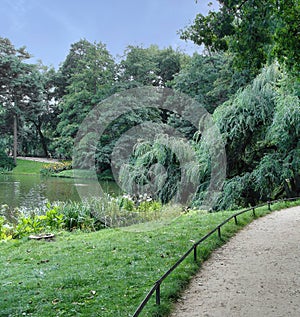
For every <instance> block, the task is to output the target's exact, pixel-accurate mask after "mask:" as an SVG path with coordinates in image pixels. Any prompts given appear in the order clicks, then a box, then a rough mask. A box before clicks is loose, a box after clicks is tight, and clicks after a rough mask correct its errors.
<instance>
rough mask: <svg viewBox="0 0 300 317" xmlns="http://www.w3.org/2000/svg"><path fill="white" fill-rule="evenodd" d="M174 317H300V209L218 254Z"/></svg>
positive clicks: (265, 222) (266, 220)
mask: <svg viewBox="0 0 300 317" xmlns="http://www.w3.org/2000/svg"><path fill="white" fill-rule="evenodd" d="M171 316H172V317H175V316H176V317H196V316H197V317H200V316H201V317H202V316H203V317H227V316H228V317H244V316H249V317H260V316H263V317H279V316H280V317H287V316H295V317H296V316H297V317H299V316H300V207H294V208H290V209H285V210H282V211H276V212H273V213H272V214H270V215H268V216H265V217H263V218H260V219H258V220H256V221H254V222H252V223H251V224H250V225H248V226H247V227H246V228H245V229H243V230H242V231H240V232H239V233H238V234H237V235H236V236H235V237H233V238H232V239H231V240H230V241H229V242H228V243H227V244H226V245H224V246H223V247H222V248H220V249H218V250H217V251H216V252H214V253H213V254H212V256H211V258H210V259H209V260H208V261H207V262H205V263H204V264H203V266H202V268H201V269H200V271H199V273H198V274H197V275H196V277H195V278H193V279H192V281H191V283H190V285H189V287H188V288H187V290H186V291H185V292H184V293H183V294H182V297H181V299H179V300H178V303H176V304H175V307H174V311H173V313H172V314H171Z"/></svg>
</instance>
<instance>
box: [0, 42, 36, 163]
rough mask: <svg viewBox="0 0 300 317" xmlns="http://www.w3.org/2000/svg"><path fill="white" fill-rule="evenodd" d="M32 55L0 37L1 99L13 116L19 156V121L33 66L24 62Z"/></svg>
mask: <svg viewBox="0 0 300 317" xmlns="http://www.w3.org/2000/svg"><path fill="white" fill-rule="evenodd" d="M29 57H30V55H29V54H28V53H27V52H26V51H25V48H24V47H22V48H20V49H16V48H15V47H14V46H13V45H12V44H11V42H10V41H9V40H8V39H6V38H0V98H1V99H0V101H1V103H2V105H3V107H4V109H5V112H6V116H8V117H9V118H12V122H13V127H12V131H13V135H14V146H13V156H14V161H15V163H16V156H17V145H18V144H17V143H18V134H17V122H18V117H19V116H20V114H21V107H22V105H24V103H26V102H27V101H28V100H27V95H26V93H27V92H28V91H27V79H28V75H29V74H30V72H31V69H32V66H31V65H29V64H26V63H24V62H23V61H24V60H26V59H28V58H29Z"/></svg>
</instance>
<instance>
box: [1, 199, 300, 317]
mask: <svg viewBox="0 0 300 317" xmlns="http://www.w3.org/2000/svg"><path fill="white" fill-rule="evenodd" d="M298 203H299V202H298ZM288 205H293V204H286V203H280V204H276V205H274V206H272V209H273V210H274V209H275V208H276V209H280V208H285V207H286V206H288ZM268 212H269V211H268V209H267V207H262V208H259V209H257V211H256V214H257V216H258V217H259V216H263V215H265V214H267V213H268ZM232 213H233V212H219V213H212V214H207V213H202V212H198V213H197V212H191V213H188V214H185V215H182V216H181V217H179V218H177V219H176V220H174V221H173V222H172V223H170V224H168V225H165V226H163V227H161V228H158V229H156V230H152V231H151V230H144V229H148V228H147V227H145V225H141V226H140V227H139V226H135V227H134V230H131V231H130V230H129V231H126V230H121V229H107V230H102V231H98V232H94V233H82V232H75V233H66V232H62V233H58V234H57V237H56V240H55V241H54V242H46V241H32V240H28V239H23V240H17V241H8V242H2V243H0V250H1V252H0V281H1V282H0V293H1V301H0V312H1V316H3V317H4V316H10V317H16V316H36V317H40V316H47V317H50V316H88V317H93V316H107V317H108V316H113V317H117V316H120V317H121V316H122V317H124V316H132V314H133V313H134V311H135V309H136V308H137V306H138V305H139V303H140V302H141V300H142V299H143V298H144V296H145V295H146V293H147V292H148V291H149V290H150V288H151V286H152V285H153V283H154V282H155V281H156V280H157V279H158V278H159V277H160V276H161V275H162V274H163V273H164V272H166V271H167V270H168V269H169V268H170V267H171V266H172V265H173V264H174V263H175V262H176V261H177V260H178V259H179V258H180V256H182V255H183V254H184V253H185V252H186V251H187V249H188V248H190V247H191V246H192V245H193V241H197V240H198V239H199V238H200V237H202V236H203V235H204V234H206V233H207V232H208V231H210V230H211V229H213V228H214V227H215V226H216V225H218V224H219V223H221V222H222V221H223V220H224V219H226V218H227V217H228V216H229V215H231V214H232ZM252 219H253V217H252V213H247V214H244V215H241V216H239V217H238V222H239V225H238V226H236V225H235V223H234V221H233V220H232V221H230V222H229V223H228V224H226V225H225V226H224V227H223V228H222V240H220V239H219V238H218V236H217V234H214V235H213V236H212V237H211V238H209V239H208V240H206V242H204V243H203V244H202V245H201V246H200V247H199V251H198V252H199V263H197V264H195V263H194V261H193V255H192V254H191V256H189V257H188V258H187V259H186V260H185V261H184V262H183V263H182V264H181V265H180V266H179V267H178V268H177V269H176V270H175V271H174V272H173V273H172V274H171V275H170V276H169V277H168V278H167V279H166V280H165V282H164V283H163V284H162V288H161V295H162V305H161V307H160V308H159V310H157V307H156V306H155V303H154V298H152V299H151V300H150V302H149V303H148V305H147V306H146V307H145V310H144V311H143V313H142V314H141V316H161V315H164V314H167V313H168V312H169V310H170V308H171V306H172V300H174V299H175V298H176V297H178V295H179V293H180V291H181V290H182V289H183V288H184V287H185V285H186V284H187V283H188V281H189V279H190V278H191V276H192V275H193V274H194V273H195V272H196V271H197V269H198V267H199V264H201V262H203V261H204V260H205V259H207V258H208V257H209V254H210V253H211V251H212V250H214V249H215V248H217V247H219V246H220V245H221V244H223V243H224V242H225V241H226V240H228V239H229V238H230V237H231V236H233V235H234V234H235V233H236V232H237V231H238V230H239V229H241V228H242V227H243V226H244V225H245V224H247V223H249V222H250V221H251V220H252ZM150 228H151V227H150ZM139 229H140V230H141V231H139Z"/></svg>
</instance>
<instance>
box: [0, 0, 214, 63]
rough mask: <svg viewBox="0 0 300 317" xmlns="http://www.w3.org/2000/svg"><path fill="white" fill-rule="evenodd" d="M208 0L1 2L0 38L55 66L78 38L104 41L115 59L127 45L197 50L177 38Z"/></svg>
mask: <svg viewBox="0 0 300 317" xmlns="http://www.w3.org/2000/svg"><path fill="white" fill-rule="evenodd" d="M210 1H211V0H198V1H197V3H196V1H195V0H0V12H1V19H0V36H1V37H6V38H8V39H9V40H10V41H11V42H12V44H13V45H14V46H15V47H16V48H19V47H22V46H26V48H27V51H28V52H29V53H30V54H31V55H33V58H32V59H31V62H37V60H41V61H42V62H43V64H44V65H47V66H54V67H55V68H56V69H57V68H58V67H59V64H60V63H62V62H63V61H64V60H65V58H66V56H67V54H68V52H69V49H70V46H71V44H72V43H75V42H77V41H79V40H80V39H83V38H85V39H87V40H88V41H90V42H95V41H96V42H102V43H104V44H106V46H107V49H108V51H109V52H110V53H111V54H112V56H113V57H115V58H117V59H118V58H120V57H121V56H122V55H123V53H124V50H125V49H126V47H127V46H128V45H142V46H143V47H148V46H149V45H151V44H157V45H158V46H159V47H160V48H164V47H169V46H172V47H173V48H174V49H177V48H179V49H182V50H184V51H185V52H186V53H188V54H192V53H193V52H195V51H198V52H200V51H201V48H200V47H198V46H195V45H194V44H193V43H191V42H186V41H183V40H180V38H179V35H178V31H179V30H180V29H183V28H184V27H185V26H187V25H189V24H191V23H192V22H193V20H194V18H195V16H196V14H197V13H202V14H206V13H207V12H208V10H209V9H211V8H209V6H208V3H209V2H210Z"/></svg>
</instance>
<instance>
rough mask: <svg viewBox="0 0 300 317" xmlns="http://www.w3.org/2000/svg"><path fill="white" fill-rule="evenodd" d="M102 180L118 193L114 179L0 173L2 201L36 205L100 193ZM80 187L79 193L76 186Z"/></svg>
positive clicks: (16, 204)
mask: <svg viewBox="0 0 300 317" xmlns="http://www.w3.org/2000/svg"><path fill="white" fill-rule="evenodd" d="M99 184H100V185H101V187H102V189H103V191H105V192H108V193H110V194H116V193H118V186H117V185H116V184H115V183H114V182H98V181H93V180H78V179H77V180H74V179H71V178H59V177H44V176H40V175H12V174H0V205H3V204H6V205H8V206H9V207H10V209H13V208H15V207H26V208H37V207H39V206H42V205H44V204H45V202H47V201H50V202H53V201H68V200H72V201H80V200H81V197H83V196H85V192H86V197H88V196H90V195H92V196H97V195H99V191H98V188H99ZM78 187H80V195H79V194H78V191H77V188H78Z"/></svg>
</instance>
